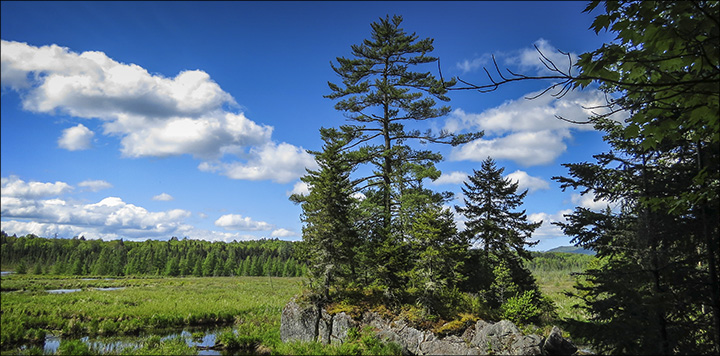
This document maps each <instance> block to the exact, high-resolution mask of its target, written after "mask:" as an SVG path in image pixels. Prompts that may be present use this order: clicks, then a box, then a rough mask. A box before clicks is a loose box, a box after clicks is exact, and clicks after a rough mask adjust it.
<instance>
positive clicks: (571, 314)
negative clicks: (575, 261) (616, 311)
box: [533, 270, 587, 321]
mask: <svg viewBox="0 0 720 356" xmlns="http://www.w3.org/2000/svg"><path fill="white" fill-rule="evenodd" d="M573 272H579V271H574V270H558V271H533V275H534V276H535V280H536V281H537V284H538V286H539V287H540V291H542V293H543V294H544V295H546V296H547V297H548V298H550V300H552V301H553V303H554V304H555V311H556V312H557V317H558V318H559V319H561V320H563V319H573V320H579V321H586V320H587V316H586V314H585V312H584V311H583V310H581V309H578V308H575V307H574V305H575V304H581V302H582V301H581V300H579V299H577V298H572V297H569V296H567V295H565V292H569V291H574V290H575V288H574V287H573V285H574V284H575V277H574V276H573V275H572V273H573Z"/></svg>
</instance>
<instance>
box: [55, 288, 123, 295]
mask: <svg viewBox="0 0 720 356" xmlns="http://www.w3.org/2000/svg"><path fill="white" fill-rule="evenodd" d="M121 289H125V287H95V288H90V289H88V290H99V291H112V290H121ZM80 291H82V289H80V288H75V289H48V290H46V292H48V293H50V294H63V293H74V292H80Z"/></svg>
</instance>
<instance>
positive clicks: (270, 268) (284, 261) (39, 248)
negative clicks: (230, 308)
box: [0, 231, 305, 277]
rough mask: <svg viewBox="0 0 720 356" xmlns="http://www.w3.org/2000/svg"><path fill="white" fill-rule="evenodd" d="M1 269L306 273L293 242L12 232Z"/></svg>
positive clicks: (1, 237)
mask: <svg viewBox="0 0 720 356" xmlns="http://www.w3.org/2000/svg"><path fill="white" fill-rule="evenodd" d="M0 250H1V257H2V268H3V269H12V270H14V271H15V272H17V273H32V274H56V275H93V276H127V275H153V276H197V277H203V276H276V277H297V276H302V275H304V273H305V272H304V271H305V267H304V263H301V262H298V260H297V259H296V258H295V257H294V243H293V242H289V241H280V240H277V239H271V240H266V239H263V240H256V241H242V242H230V243H225V242H209V241H200V240H189V239H183V240H179V239H178V238H176V237H173V238H172V239H170V240H168V241H157V240H147V241H143V242H135V241H123V240H113V241H102V240H86V239H85V238H83V237H80V238H73V239H62V238H43V237H38V236H35V235H32V234H30V235H26V236H21V237H17V236H14V235H13V236H8V235H7V234H6V233H5V232H4V231H2V232H0Z"/></svg>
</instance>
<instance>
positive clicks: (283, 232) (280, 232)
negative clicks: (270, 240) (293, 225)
mask: <svg viewBox="0 0 720 356" xmlns="http://www.w3.org/2000/svg"><path fill="white" fill-rule="evenodd" d="M297 235H298V234H297V233H296V232H294V231H290V230H288V229H282V228H281V229H277V230H273V232H272V233H270V236H271V237H292V236H297Z"/></svg>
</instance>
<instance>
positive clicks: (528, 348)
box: [510, 334, 543, 355]
mask: <svg viewBox="0 0 720 356" xmlns="http://www.w3.org/2000/svg"><path fill="white" fill-rule="evenodd" d="M542 341H543V339H542V337H540V336H539V335H535V334H531V335H525V336H522V337H520V338H517V339H515V341H514V342H513V343H512V345H510V354H512V355H542V348H541V345H542Z"/></svg>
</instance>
